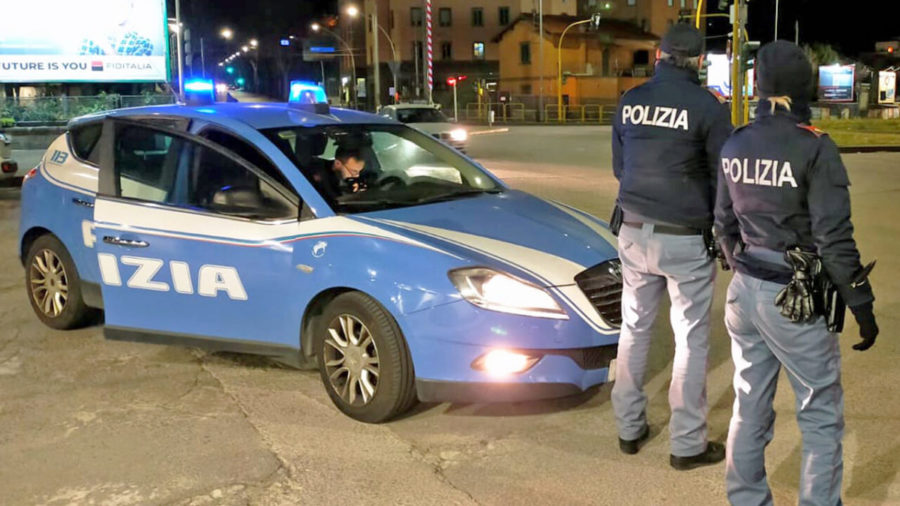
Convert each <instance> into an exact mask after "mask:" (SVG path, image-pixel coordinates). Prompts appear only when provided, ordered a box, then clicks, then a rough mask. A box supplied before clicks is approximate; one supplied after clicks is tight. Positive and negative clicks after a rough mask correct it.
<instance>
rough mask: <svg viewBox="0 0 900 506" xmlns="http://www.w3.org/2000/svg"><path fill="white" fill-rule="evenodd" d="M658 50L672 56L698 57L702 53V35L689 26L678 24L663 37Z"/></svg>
mask: <svg viewBox="0 0 900 506" xmlns="http://www.w3.org/2000/svg"><path fill="white" fill-rule="evenodd" d="M659 48H660V49H661V50H663V51H664V52H666V53H669V54H670V55H672V56H681V57H687V58H692V57H694V56H700V53H701V52H702V51H703V35H702V34H701V33H700V31H699V30H697V29H696V28H694V27H693V26H691V25H689V24H686V23H678V24H677V25H673V26H672V28H669V31H668V32H666V34H665V35H663V38H662V41H661V42H660V43H659Z"/></svg>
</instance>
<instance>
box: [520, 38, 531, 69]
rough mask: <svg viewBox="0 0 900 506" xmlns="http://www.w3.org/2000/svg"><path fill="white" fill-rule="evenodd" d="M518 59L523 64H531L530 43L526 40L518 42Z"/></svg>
mask: <svg viewBox="0 0 900 506" xmlns="http://www.w3.org/2000/svg"><path fill="white" fill-rule="evenodd" d="M519 61H521V62H522V64H524V65H531V44H529V43H528V42H522V43H521V44H519Z"/></svg>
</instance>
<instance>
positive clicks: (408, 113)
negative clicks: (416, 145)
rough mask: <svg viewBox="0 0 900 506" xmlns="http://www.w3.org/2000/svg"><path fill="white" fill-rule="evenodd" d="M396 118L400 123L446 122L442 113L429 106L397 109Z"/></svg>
mask: <svg viewBox="0 0 900 506" xmlns="http://www.w3.org/2000/svg"><path fill="white" fill-rule="evenodd" d="M397 120H398V121H399V122H401V123H447V122H448V121H449V120H448V119H447V117H446V116H444V113H442V112H441V111H439V110H437V109H434V108H431V107H416V108H409V109H397Z"/></svg>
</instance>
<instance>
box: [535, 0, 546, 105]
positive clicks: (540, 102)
mask: <svg viewBox="0 0 900 506" xmlns="http://www.w3.org/2000/svg"><path fill="white" fill-rule="evenodd" d="M538 67H540V70H538V75H539V76H540V77H539V79H540V85H539V86H538V87H539V88H540V92H539V95H538V110H537V114H536V115H535V119H537V120H538V121H541V115H543V114H544V0H538Z"/></svg>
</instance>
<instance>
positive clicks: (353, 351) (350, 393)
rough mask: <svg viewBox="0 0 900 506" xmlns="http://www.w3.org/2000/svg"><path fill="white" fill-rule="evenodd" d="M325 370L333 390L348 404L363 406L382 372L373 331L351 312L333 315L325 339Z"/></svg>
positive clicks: (370, 398) (375, 386) (370, 397)
mask: <svg viewBox="0 0 900 506" xmlns="http://www.w3.org/2000/svg"><path fill="white" fill-rule="evenodd" d="M324 354H325V372H326V374H327V375H328V380H329V382H330V383H331V386H332V388H333V389H334V391H335V392H336V393H337V394H338V395H339V396H340V397H341V399H342V400H343V401H344V402H345V403H347V404H349V405H350V406H365V405H366V404H368V403H369V402H371V401H372V398H373V397H374V396H375V392H377V390H378V377H379V376H380V374H381V369H380V367H379V361H378V349H377V347H376V346H375V341H374V340H373V339H372V333H371V332H370V331H369V329H368V327H366V325H365V324H363V322H361V321H360V320H359V319H358V318H356V317H355V316H353V315H350V314H341V315H338V316H337V317H335V318H334V319H333V320H332V321H331V323H330V324H329V325H328V335H327V336H325V341H324Z"/></svg>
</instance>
